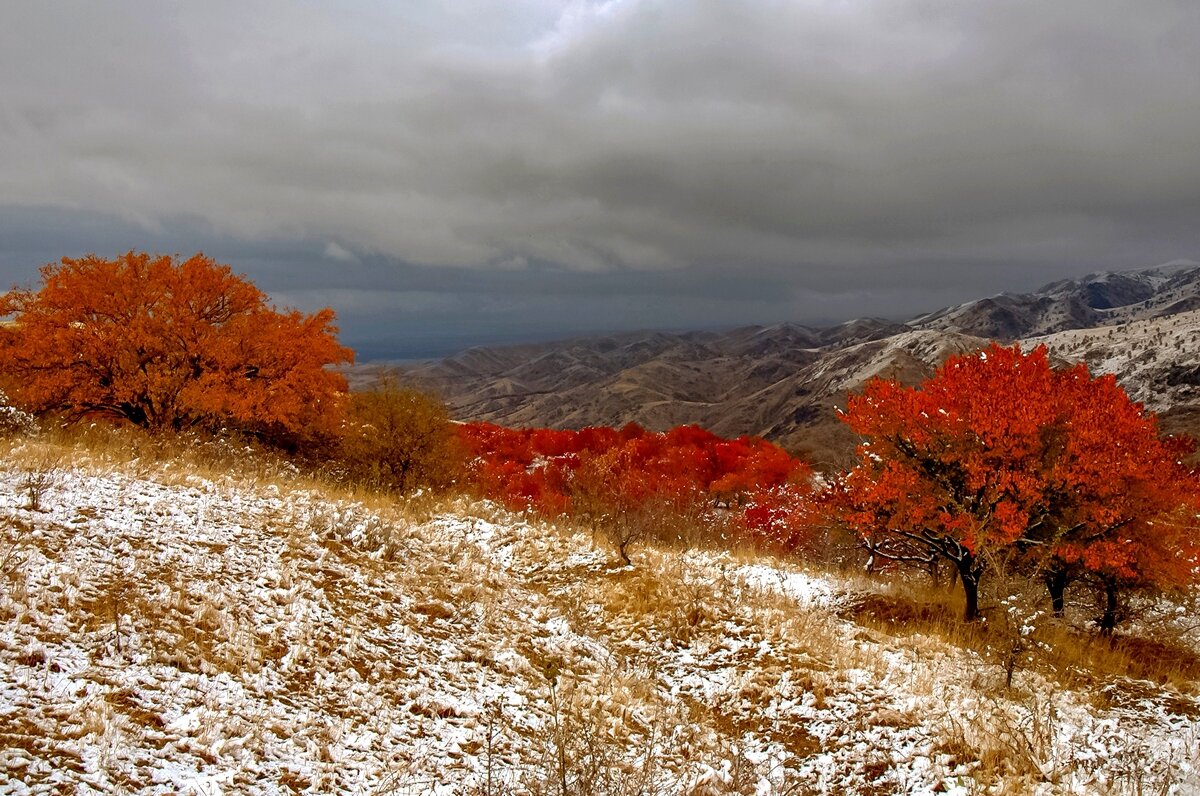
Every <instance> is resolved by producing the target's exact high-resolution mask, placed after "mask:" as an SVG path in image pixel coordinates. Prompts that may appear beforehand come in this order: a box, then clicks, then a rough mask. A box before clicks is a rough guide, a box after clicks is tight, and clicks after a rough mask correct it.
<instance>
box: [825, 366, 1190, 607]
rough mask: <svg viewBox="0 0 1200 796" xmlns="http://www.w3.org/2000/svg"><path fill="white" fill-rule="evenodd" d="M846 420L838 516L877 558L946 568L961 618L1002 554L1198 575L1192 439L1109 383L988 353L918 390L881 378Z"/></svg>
mask: <svg viewBox="0 0 1200 796" xmlns="http://www.w3.org/2000/svg"><path fill="white" fill-rule="evenodd" d="M843 419H844V420H845V422H846V423H847V424H849V426H850V427H851V429H853V430H854V431H855V432H856V433H857V434H859V435H860V436H861V437H862V438H863V440H864V441H863V443H862V445H861V446H860V447H859V450H858V464H857V466H856V467H854V468H853V469H852V470H851V471H850V472H849V473H847V474H846V476H845V477H844V479H843V480H842V481H841V482H840V484H839V485H838V488H839V490H840V495H839V501H838V505H839V509H840V512H841V517H842V519H843V520H844V521H845V522H846V523H847V524H848V525H849V526H850V527H851V528H852V529H854V530H855V531H856V532H857V533H858V534H859V535H860V536H861V538H862V539H863V542H864V544H865V545H866V546H867V547H868V549H869V550H870V551H871V553H872V554H874V555H877V556H880V557H883V558H890V559H893V560H898V561H906V562H921V563H930V562H935V561H936V560H937V559H944V560H948V561H950V562H952V563H953V565H954V566H955V567H956V569H957V571H958V574H959V575H960V577H961V579H962V583H963V587H964V593H965V596H966V609H965V615H966V618H968V619H974V618H975V617H976V616H978V612H979V606H978V584H979V579H980V577H981V575H982V574H983V572H984V569H985V565H986V564H987V562H988V560H989V559H992V560H995V559H996V558H997V557H998V556H1000V555H1002V554H1003V555H1005V556H1007V557H1009V558H1014V559H1017V560H1019V561H1021V562H1023V565H1024V566H1026V567H1028V568H1030V569H1032V570H1035V571H1037V572H1038V573H1041V574H1046V573H1053V572H1064V573H1065V572H1066V571H1067V570H1068V569H1075V570H1077V571H1085V572H1088V573H1091V574H1094V575H1096V576H1098V577H1101V578H1103V579H1106V581H1107V582H1108V583H1109V584H1111V585H1113V586H1114V587H1115V586H1116V585H1118V584H1119V583H1123V584H1126V585H1132V584H1136V583H1141V582H1153V583H1155V584H1157V585H1170V584H1180V583H1186V582H1190V581H1191V580H1192V579H1193V578H1194V577H1195V574H1196V570H1197V565H1198V563H1200V542H1198V540H1197V539H1196V533H1195V531H1196V528H1195V526H1196V523H1195V511H1196V483H1197V482H1196V473H1195V472H1194V471H1192V470H1191V469H1189V468H1188V467H1187V466H1186V465H1185V464H1184V459H1183V457H1184V455H1185V453H1186V451H1187V450H1188V448H1189V445H1190V442H1188V441H1187V440H1182V439H1176V438H1170V437H1166V438H1164V437H1162V436H1161V435H1160V434H1159V431H1158V424H1157V420H1156V418H1155V417H1154V415H1153V414H1151V413H1147V412H1145V411H1144V410H1143V408H1142V407H1141V405H1140V404H1136V403H1134V402H1133V401H1131V400H1130V399H1129V397H1128V396H1127V395H1126V394H1125V392H1124V390H1122V389H1121V388H1120V387H1119V386H1118V385H1117V384H1116V381H1115V379H1114V377H1112V376H1100V377H1093V376H1091V375H1090V374H1089V373H1088V370H1087V368H1086V366H1084V365H1075V366H1073V367H1070V368H1065V369H1059V370H1056V369H1054V368H1052V367H1051V365H1050V362H1049V359H1048V356H1047V352H1046V349H1045V348H1044V347H1039V348H1037V349H1035V350H1034V351H1032V352H1029V353H1024V352H1022V351H1021V349H1020V347H1019V346H1013V347H1011V348H1006V347H1003V346H1000V345H997V344H993V345H992V346H991V347H989V348H988V349H986V350H984V351H981V352H979V353H977V354H971V355H963V356H958V357H953V358H951V359H949V360H948V361H947V362H946V363H945V364H944V365H943V366H942V367H941V368H940V369H939V370H938V371H937V373H936V374H935V375H934V376H933V377H932V378H930V379H928V380H927V381H926V382H924V383H923V384H921V385H919V386H916V387H905V386H903V385H901V384H899V383H897V382H895V381H890V380H882V379H876V380H873V381H872V382H870V383H869V384H868V385H867V386H866V388H865V389H864V391H863V392H862V394H860V395H856V396H852V397H851V399H850V400H849V403H848V406H847V409H846V411H845V413H844V415H843ZM1105 621H1107V622H1111V617H1108V616H1106V619H1105Z"/></svg>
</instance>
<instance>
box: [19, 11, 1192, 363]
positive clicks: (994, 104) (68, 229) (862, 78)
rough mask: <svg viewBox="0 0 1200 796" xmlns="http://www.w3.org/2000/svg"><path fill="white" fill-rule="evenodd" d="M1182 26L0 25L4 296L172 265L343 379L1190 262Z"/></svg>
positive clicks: (1186, 57) (972, 15)
mask: <svg viewBox="0 0 1200 796" xmlns="http://www.w3.org/2000/svg"><path fill="white" fill-rule="evenodd" d="M1197 219H1200V3H1196V2H1195V1H1194V0H1174V1H1171V0H1129V1H1128V2H1117V1H1116V0H1054V2H1046V0H1004V1H1003V2H1001V1H1000V0H861V1H860V2H853V1H852V0H792V1H791V2H786V1H785V0H607V2H591V1H588V0H496V2H484V1H483V0H442V1H441V2H426V1H425V0H404V1H403V2H401V0H391V1H390V2H383V1H382V0H342V1H341V2H318V1H317V0H286V2H285V1H284V0H261V1H260V2H244V0H236V1H235V2H225V1H224V0H208V1H207V2H204V3H185V2H166V1H165V0H145V1H144V2H142V1H140V0H112V2H106V3H96V2H93V1H92V0H86V1H84V2H71V1H70V0H62V1H55V2H35V3H19V2H8V3H5V4H4V5H3V8H2V10H0V282H2V283H3V284H4V285H9V284H21V285H36V283H37V278H38V276H37V269H38V267H39V266H41V265H43V264H45V263H48V262H52V261H57V260H58V259H59V258H61V257H63V256H78V255H81V254H84V253H87V252H95V253H97V254H102V255H108V256H112V255H116V254H118V253H121V252H125V251H128V250H131V249H137V250H147V251H153V252H164V253H178V254H181V255H185V256H186V255H190V254H192V253H194V252H196V251H203V252H204V253H206V254H208V255H210V256H212V257H214V258H216V259H218V260H220V261H221V262H225V263H228V264H229V265H231V266H232V267H233V269H234V270H235V271H237V272H239V273H244V274H246V275H247V276H249V277H250V278H251V279H252V280H253V281H254V282H255V283H256V284H258V285H259V286H260V287H262V288H263V289H265V290H266V291H267V292H268V293H269V294H270V295H271V296H272V298H273V300H274V301H276V302H277V303H278V304H280V305H281V306H294V307H299V308H301V309H304V310H306V311H311V310H314V309H317V308H319V307H322V306H332V307H333V308H334V309H335V310H336V311H337V313H338V317H339V322H340V325H341V328H342V335H341V336H342V340H343V342H345V343H347V344H348V345H351V346H352V347H354V348H355V349H356V350H358V352H359V356H360V359H381V358H405V357H424V356H435V355H445V354H449V353H452V352H453V351H455V350H458V349H461V348H464V347H467V346H471V345H480V344H493V343H503V342H512V341H521V340H533V339H552V338H561V337H569V336H576V335H583V334H590V333H598V332H608V331H618V330H625V329H639V328H661V329H685V328H686V329H693V328H719V327H728V326H735V325H742V324H754V323H761V324H768V323H776V322H780V321H795V322H800V323H812V324H822V323H832V322H837V321H841V320H845V319H848V318H852V317H860V316H885V317H892V318H903V317H907V316H911V315H914V314H916V313H918V312H921V311H925V310H931V309H935V308H938V307H941V306H944V305H947V304H952V303H956V302H959V301H965V300H969V299H972V298H977V297H980V296H983V295H989V294H992V293H996V292H999V291H1002V290H1010V291H1015V292H1021V291H1028V290H1032V289H1034V288H1036V287H1038V286H1039V285H1040V284H1043V283H1045V282H1049V281H1052V280H1054V279H1058V278H1061V277H1064V276H1072V275H1079V274H1083V273H1087V272H1091V271H1097V270H1108V269H1125V268H1139V267H1148V266H1153V265H1155V264H1158V263H1162V262H1167V261H1171V260H1176V259H1200V224H1198V223H1197Z"/></svg>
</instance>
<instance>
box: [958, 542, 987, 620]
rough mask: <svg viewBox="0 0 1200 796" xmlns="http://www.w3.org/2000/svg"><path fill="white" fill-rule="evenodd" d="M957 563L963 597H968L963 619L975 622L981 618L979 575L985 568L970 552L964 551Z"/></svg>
mask: <svg viewBox="0 0 1200 796" xmlns="http://www.w3.org/2000/svg"><path fill="white" fill-rule="evenodd" d="M956 563H957V565H958V566H957V567H956V568H955V569H956V571H957V572H958V577H959V578H960V579H961V580H962V587H963V597H965V598H966V604H965V605H964V607H963V621H964V622H974V621H975V620H977V619H979V576H980V575H982V574H983V570H982V568H981V567H980V566H979V565H978V562H977V561H976V559H975V556H973V555H970V554H966V553H964V554H963V557H962V558H960V559H959V560H958V561H957V562H956Z"/></svg>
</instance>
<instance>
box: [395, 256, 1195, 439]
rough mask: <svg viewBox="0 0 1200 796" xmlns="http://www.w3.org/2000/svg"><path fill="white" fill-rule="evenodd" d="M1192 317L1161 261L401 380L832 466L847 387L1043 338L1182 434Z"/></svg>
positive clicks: (486, 415)
mask: <svg viewBox="0 0 1200 796" xmlns="http://www.w3.org/2000/svg"><path fill="white" fill-rule="evenodd" d="M1198 307H1200V266H1185V265H1176V266H1164V267H1159V268H1153V269H1148V270H1143V271H1129V272H1120V273H1098V274H1091V275H1089V276H1085V277H1081V278H1079V279H1071V280H1062V281H1059V282H1054V283H1051V284H1049V285H1046V286H1045V287H1044V288H1042V289H1041V290H1038V291H1036V292H1034V293H1030V294H1024V295H1009V294H1002V295H999V296H994V297H991V298H986V299H981V300H978V301H974V302H970V303H967V304H963V305H960V306H957V307H952V308H948V309H944V310H940V311H938V312H934V313H930V314H928V315H923V316H920V317H918V318H914V319H913V320H911V321H909V322H908V323H907V324H899V323H894V322H890V321H886V320H880V319H860V320H855V321H851V322H848V323H845V324H842V325H840V326H836V327H833V328H829V329H814V328H809V327H805V326H800V325H797V324H779V325H776V326H768V327H748V328H741V329H735V330H733V331H730V332H723V333H718V332H692V333H675V334H672V333H662V332H655V333H640V334H639V333H635V334H626V335H619V336H612V337H602V338H588V339H580V340H570V341H565V342H560V343H551V344H546V345H525V346H515V347H501V348H477V349H471V350H469V351H466V352H463V353H462V354H459V355H457V356H455V357H451V358H449V359H447V360H444V361H442V362H439V363H435V364H432V365H426V366H422V367H418V368H414V369H411V370H410V372H409V376H410V377H411V378H413V379H416V380H418V381H419V382H421V383H423V384H425V385H427V386H430V387H432V388H434V389H435V390H437V391H438V392H440V393H441V394H442V395H443V396H444V397H445V398H446V399H447V401H448V402H449V404H450V406H451V408H452V410H453V412H454V413H455V414H456V415H457V416H458V417H460V418H462V419H472V420H473V419H480V420H491V421H493V422H499V423H505V424H510V425H522V426H557V427H580V426H585V425H622V424H624V423H627V422H637V423H640V424H642V425H645V426H647V427H649V428H652V429H663V428H666V427H669V426H672V425H677V424H680V423H699V424H701V425H704V426H707V427H709V428H711V429H713V430H714V431H716V432H718V433H721V434H725V435H732V436H736V435H739V434H759V435H763V436H766V437H767V438H769V439H772V440H774V441H776V442H779V443H781V444H783V445H785V446H787V447H790V448H792V449H795V450H801V451H804V452H807V453H808V454H810V455H812V456H814V457H815V458H817V460H818V461H821V462H835V461H836V460H837V459H839V457H841V456H842V455H843V454H844V452H845V451H846V450H847V448H848V446H849V442H850V439H849V436H848V434H847V433H846V432H845V431H844V430H843V429H842V428H841V427H840V424H838V423H837V421H836V419H835V417H834V413H833V407H834V406H835V405H836V404H839V403H840V402H842V401H844V398H845V395H846V392H847V391H849V390H855V389H858V388H859V387H861V386H862V384H863V383H864V382H865V381H866V380H867V379H868V378H870V377H871V376H875V375H887V376H894V377H896V378H900V379H902V380H904V381H916V380H920V379H921V378H924V377H925V376H927V375H929V374H930V373H931V372H932V370H933V368H935V367H936V366H937V365H938V364H939V363H940V362H941V361H942V360H943V359H945V357H947V356H949V355H951V354H953V353H956V352H960V351H969V350H973V349H975V348H977V347H979V346H981V345H984V344H985V343H986V341H987V340H989V339H1000V340H1005V341H1011V340H1022V341H1032V342H1046V343H1047V344H1049V345H1051V346H1052V348H1054V350H1055V352H1056V353H1057V354H1059V355H1060V356H1061V357H1063V358H1064V359H1085V360H1087V361H1088V363H1089V365H1091V366H1092V367H1093V369H1094V370H1096V371H1097V372H1104V373H1110V372H1111V373H1115V374H1117V376H1118V378H1119V379H1121V381H1122V383H1123V384H1125V385H1126V387H1127V388H1128V389H1129V390H1130V392H1131V393H1132V394H1133V395H1134V396H1135V397H1137V398H1138V399H1139V400H1147V401H1148V402H1150V403H1151V404H1152V405H1153V407H1154V408H1155V409H1157V410H1159V411H1163V412H1168V413H1170V415H1171V417H1172V418H1173V421H1172V422H1174V423H1175V424H1176V426H1177V427H1179V428H1195V429H1196V430H1200V425H1196V424H1195V422H1194V421H1195V418H1197V417H1200V398H1198V397H1197V395H1198V390H1200V373H1198V372H1197V369H1196V367H1195V364H1196V363H1195V362H1194V360H1195V358H1196V354H1195V352H1196V351H1197V350H1200V339H1197V338H1196V337H1194V336H1193V335H1194V333H1195V332H1196V328H1195V327H1196V320H1195V319H1196V317H1197V314H1196V313H1197V308H1198ZM1106 352H1108V353H1106ZM1134 352H1136V356H1134V355H1133V354H1134Z"/></svg>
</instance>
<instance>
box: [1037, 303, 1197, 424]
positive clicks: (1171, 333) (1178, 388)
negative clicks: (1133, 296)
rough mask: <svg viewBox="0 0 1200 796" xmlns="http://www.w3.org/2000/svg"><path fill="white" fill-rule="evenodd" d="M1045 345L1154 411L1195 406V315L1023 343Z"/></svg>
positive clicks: (1177, 316) (1156, 319) (1060, 333)
mask: <svg viewBox="0 0 1200 796" xmlns="http://www.w3.org/2000/svg"><path fill="white" fill-rule="evenodd" d="M1022 343H1023V344H1024V345H1025V346H1026V347H1031V346H1035V345H1038V344H1040V343H1045V344H1046V346H1047V347H1048V348H1049V349H1050V352H1051V354H1053V355H1054V356H1056V357H1059V358H1061V359H1063V360H1065V361H1068V362H1086V363H1087V365H1088V368H1089V369H1090V370H1091V371H1092V372H1093V373H1112V374H1115V375H1116V376H1117V380H1118V381H1120V382H1121V385H1122V386H1123V387H1124V388H1125V390H1126V392H1128V393H1129V395H1130V397H1132V398H1133V399H1134V400H1136V401H1141V402H1142V403H1144V404H1146V406H1147V407H1149V408H1150V409H1153V410H1155V411H1163V410H1166V409H1170V408H1172V407H1178V406H1187V405H1194V404H1200V310H1193V311H1190V312H1181V313H1179V314H1176V315H1170V316H1167V317H1163V318H1155V319H1151V320H1141V321H1132V322H1129V323H1124V324H1121V325H1119V326H1105V327H1099V328H1095V329H1072V330H1070V331H1065V332H1058V333H1057V334H1051V335H1046V336H1045V337H1034V338H1031V339H1029V340H1025V341H1022Z"/></svg>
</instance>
